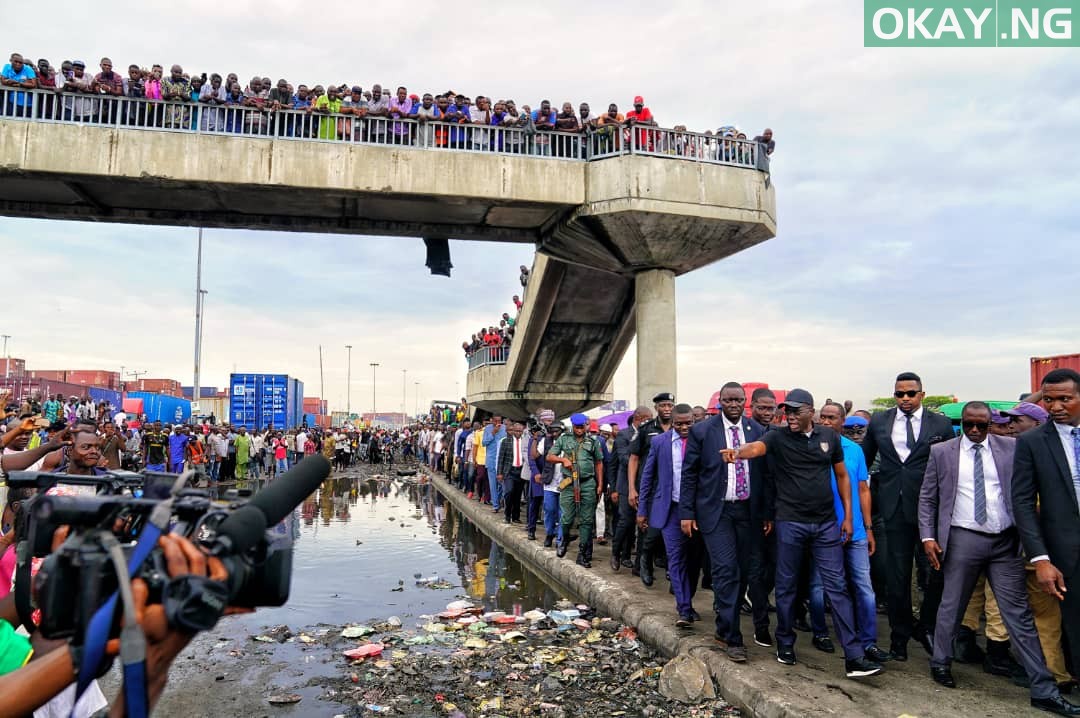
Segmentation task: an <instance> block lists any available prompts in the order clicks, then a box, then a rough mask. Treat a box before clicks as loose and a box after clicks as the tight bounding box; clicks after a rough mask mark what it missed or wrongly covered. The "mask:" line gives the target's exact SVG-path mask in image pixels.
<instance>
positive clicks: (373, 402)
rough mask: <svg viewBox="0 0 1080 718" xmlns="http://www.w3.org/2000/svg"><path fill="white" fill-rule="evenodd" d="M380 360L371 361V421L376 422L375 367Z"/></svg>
mask: <svg viewBox="0 0 1080 718" xmlns="http://www.w3.org/2000/svg"><path fill="white" fill-rule="evenodd" d="M377 366H379V363H378V362H374V361H373V362H371V423H372V424H374V423H375V368H376V367H377Z"/></svg>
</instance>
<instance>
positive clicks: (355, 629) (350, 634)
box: [341, 624, 375, 638]
mask: <svg viewBox="0 0 1080 718" xmlns="http://www.w3.org/2000/svg"><path fill="white" fill-rule="evenodd" d="M371 633H375V629H374V628H372V627H371V626H364V625H362V624H361V625H359V626H347V627H346V628H345V630H344V631H342V632H341V637H342V638H363V637H364V636H367V635H368V634H371Z"/></svg>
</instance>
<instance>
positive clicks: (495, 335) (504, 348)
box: [461, 264, 529, 361]
mask: <svg viewBox="0 0 1080 718" xmlns="http://www.w3.org/2000/svg"><path fill="white" fill-rule="evenodd" d="M519 269H520V271H521V275H520V278H521V288H522V289H523V290H524V289H525V287H526V286H528V284H529V268H528V267H526V266H525V265H524V264H523V265H521V267H519ZM511 301H513V303H514V316H512V317H511V316H510V312H503V315H502V317H501V318H500V319H499V326H490V327H487V328H486V329H483V328H481V329H480V331H478V332H477V333H476V334H473V335H472V338H471V339H470V340H469V341H467V342H462V343H461V350H462V351H463V352H464V353H465V358H466V359H469V358H471V357H472V356H473V355H475V354H477V352H479V351H480V350H481V349H486V350H487V351H488V352H489V353H490V354H491V355H492V356H491V358H492V359H495V360H501V361H506V359H507V357H509V356H510V344H511V343H512V342H513V339H514V331H515V327H516V326H517V320H518V315H519V314H520V313H521V307H522V306H524V305H523V303H522V301H521V297H520V296H519V295H517V294H515V295H514V296H513V297H512V300H511Z"/></svg>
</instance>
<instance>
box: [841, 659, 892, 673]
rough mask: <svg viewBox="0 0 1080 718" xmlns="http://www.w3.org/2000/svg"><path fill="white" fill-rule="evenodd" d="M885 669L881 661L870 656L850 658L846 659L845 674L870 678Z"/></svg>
mask: <svg viewBox="0 0 1080 718" xmlns="http://www.w3.org/2000/svg"><path fill="white" fill-rule="evenodd" d="M883 670H885V669H884V668H883V667H882V665H881V664H880V663H875V662H874V661H871V660H870V659H868V658H865V657H863V656H859V657H858V658H848V659H847V660H845V661H844V675H845V676H847V677H848V678H869V677H870V676H876V675H877V674H879V673H881V672H882V671H883Z"/></svg>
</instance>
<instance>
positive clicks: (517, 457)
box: [514, 439, 521, 469]
mask: <svg viewBox="0 0 1080 718" xmlns="http://www.w3.org/2000/svg"><path fill="white" fill-rule="evenodd" d="M518 441H519V440H518V439H514V468H515V469H520V468H521V446H520V445H519V444H518Z"/></svg>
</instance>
